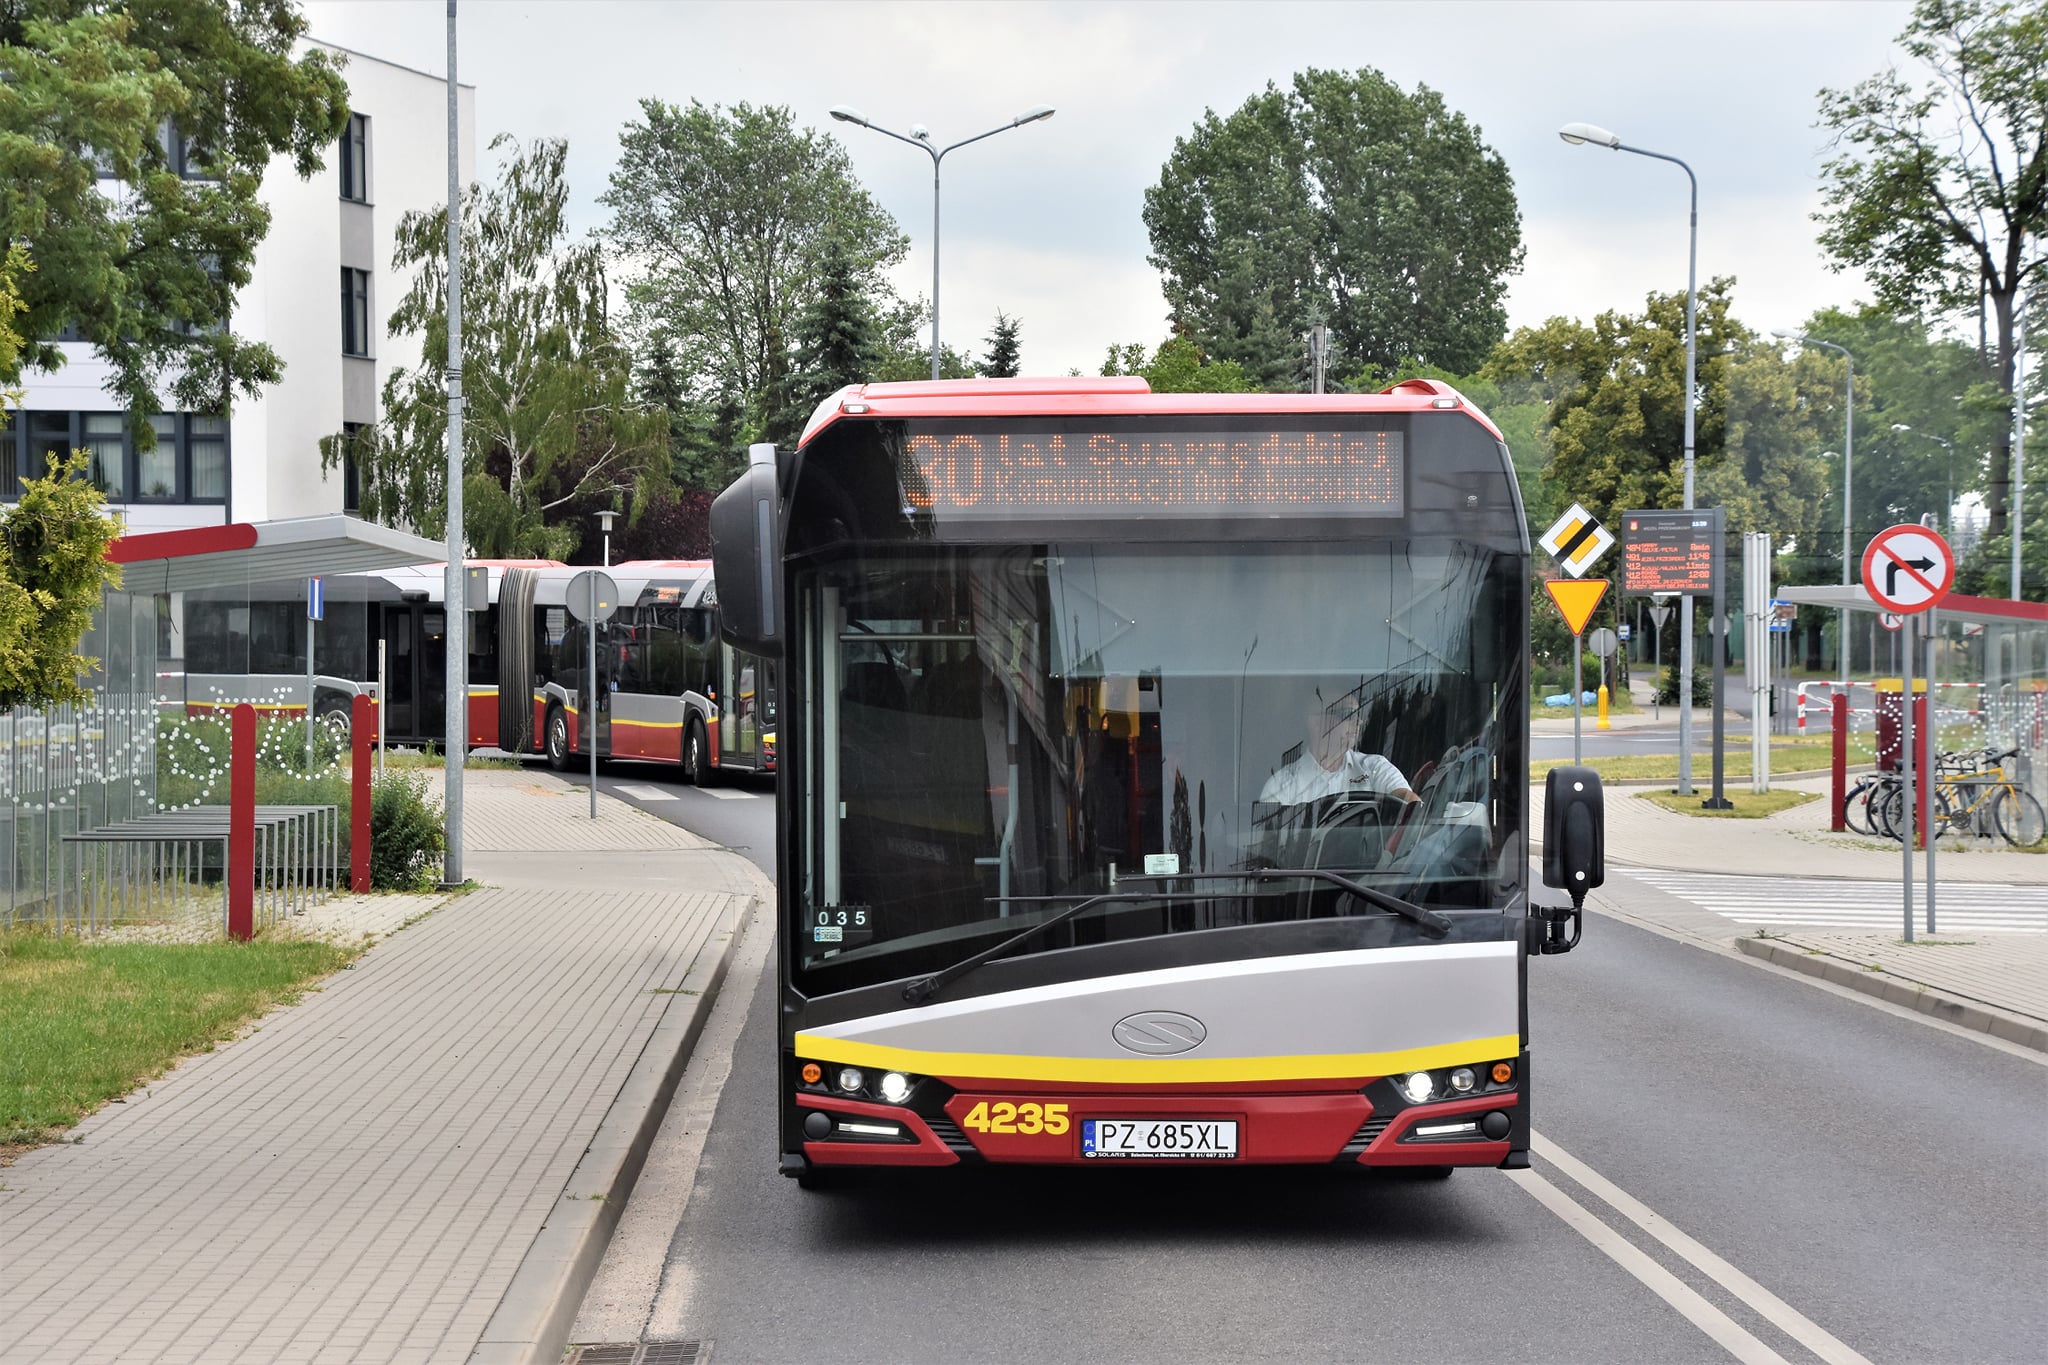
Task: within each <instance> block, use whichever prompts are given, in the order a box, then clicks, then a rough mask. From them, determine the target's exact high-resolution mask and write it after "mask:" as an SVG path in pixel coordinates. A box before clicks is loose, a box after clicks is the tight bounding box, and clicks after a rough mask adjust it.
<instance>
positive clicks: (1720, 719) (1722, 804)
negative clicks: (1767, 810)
mask: <svg viewBox="0 0 2048 1365" xmlns="http://www.w3.org/2000/svg"><path fill="white" fill-rule="evenodd" d="M1712 510H1713V515H1714V532H1713V534H1714V628H1713V629H1712V630H1710V631H1708V632H1707V636H1708V638H1709V639H1711V640H1712V641H1713V644H1714V790H1713V794H1712V795H1710V796H1708V797H1707V799H1706V800H1704V801H1702V802H1700V805H1701V807H1702V808H1704V809H1706V810H1733V809H1734V808H1735V803H1734V802H1733V801H1730V800H1729V799H1728V797H1727V795H1726V794H1725V793H1724V792H1723V791H1722V789H1721V777H1722V772H1723V770H1724V769H1725V768H1726V767H1727V766H1728V764H1727V753H1726V746H1727V741H1728V703H1727V693H1728V611H1727V606H1726V598H1725V596H1724V594H1723V591H1722V590H1723V588H1724V587H1725V586H1726V584H1727V579H1728V565H1727V557H1728V556H1727V540H1728V537H1727V536H1726V535H1724V534H1723V533H1722V522H1721V509H1720V508H1718V507H1716V508H1714V509H1712ZM1688 600H1690V599H1688ZM1691 700H1692V698H1691V697H1687V698H1686V701H1688V702H1690V701H1691ZM1749 723H1750V724H1751V725H1752V726H1754V725H1755V724H1756V717H1755V716H1751V717H1750V718H1749Z"/></svg>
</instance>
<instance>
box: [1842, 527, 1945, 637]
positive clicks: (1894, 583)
mask: <svg viewBox="0 0 2048 1365" xmlns="http://www.w3.org/2000/svg"><path fill="white" fill-rule="evenodd" d="M1955 581H1956V556H1955V551H1953V550H1951V549H1950V548H1949V546H1948V542H1947V541H1946V540H1943V539H1942V537H1941V533H1940V532H1939V531H1931V530H1929V529H1927V528H1926V527H1924V526H1912V525H1900V526H1891V527H1887V528H1886V529H1884V530H1882V531H1879V532H1878V533H1877V534H1876V535H1874V536H1872V537H1871V538H1870V544H1869V546H1868V547H1866V548H1865V549H1864V551H1863V587H1864V590H1865V591H1867V592H1868V593H1869V594H1870V598H1871V600H1872V601H1873V602H1876V603H1877V604H1878V605H1879V606H1880V607H1884V608H1886V609H1887V610H1890V611H1895V612H1898V613H1900V614H1901V615H1904V616H1911V615H1913V614H1914V613H1916V612H1922V611H1926V610H1927V609H1928V608H1929V607H1932V606H1934V605H1935V604H1936V603H1938V602H1940V601H1941V599H1942V598H1944V597H1946V596H1948V590H1949V588H1950V587H1952V586H1954V584H1955Z"/></svg>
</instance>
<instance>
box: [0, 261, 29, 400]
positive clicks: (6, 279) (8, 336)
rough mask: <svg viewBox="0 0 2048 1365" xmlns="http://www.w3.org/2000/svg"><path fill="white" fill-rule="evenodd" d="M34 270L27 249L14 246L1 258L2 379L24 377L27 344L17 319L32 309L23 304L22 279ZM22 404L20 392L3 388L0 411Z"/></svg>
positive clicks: (0, 347) (0, 324)
mask: <svg viewBox="0 0 2048 1365" xmlns="http://www.w3.org/2000/svg"><path fill="white" fill-rule="evenodd" d="M34 269H35V264H34V263H33V262H32V261H30V260H29V258H28V248H27V247H24V246H10V247H8V248H7V250H6V252H5V253H4V254H0V376H4V375H10V374H20V373H21V348H22V345H23V341H22V336H21V333H20V332H18V331H16V330H15V327H14V319H15V317H16V315H17V314H19V313H20V312H21V311H22V310H23V309H24V308H26V307H27V306H28V305H27V304H25V303H23V302H22V300H21V277H22V276H24V275H26V274H28V273H29V272H30V271H32V270H34ZM20 402H21V390H20V389H8V388H0V408H4V407H5V406H8V405H13V404H18V403H20Z"/></svg>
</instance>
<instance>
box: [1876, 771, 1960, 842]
mask: <svg viewBox="0 0 2048 1365" xmlns="http://www.w3.org/2000/svg"><path fill="white" fill-rule="evenodd" d="M1872 817H1873V818H1874V819H1875V821H1876V823H1877V826H1878V832H1879V833H1880V834H1882V835H1884V837H1885V838H1887V839H1897V838H1899V837H1900V833H1899V831H1900V828H1901V826H1903V825H1904V824H1905V817H1906V788H1905V784H1904V783H1893V784H1892V785H1891V786H1889V787H1887V788H1885V790H1884V794H1883V795H1882V796H1879V797H1878V798H1876V800H1875V801H1874V802H1873V803H1872ZM1954 819H1955V807H1954V805H1953V803H1951V802H1950V800H1949V794H1948V792H1947V790H1946V789H1944V788H1942V787H1936V788H1935V789H1934V794H1933V796H1932V797H1931V798H1929V801H1928V811H1927V822H1928V824H1930V825H1932V826H1933V827H1934V837H1935V838H1937V839H1939V838H1940V837H1941V836H1942V835H1944V834H1946V833H1948V828H1949V825H1950V824H1951V823H1952V822H1953V821H1954ZM1913 820H1914V823H1915V824H1916V825H1917V824H1918V823H1919V820H1920V816H1919V812H1917V811H1915V812H1914V815H1913Z"/></svg>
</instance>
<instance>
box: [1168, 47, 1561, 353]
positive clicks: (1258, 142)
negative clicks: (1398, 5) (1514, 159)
mask: <svg viewBox="0 0 2048 1365" xmlns="http://www.w3.org/2000/svg"><path fill="white" fill-rule="evenodd" d="M1144 216H1145V226H1146V229H1147V230H1148V232H1149V233H1150V234H1151V242H1152V254H1151V256H1150V257H1149V259H1150V260H1151V262H1152V264H1153V265H1155V266H1157V267H1158V268H1159V269H1160V270H1161V271H1162V272H1163V273H1164V274H1165V277H1166V278H1165V281H1164V284H1165V291H1166V297H1167V302H1168V303H1169V305H1170V306H1171V308H1172V311H1173V316H1174V318H1175V319H1176V321H1177V323H1178V324H1179V325H1181V326H1183V327H1185V328H1186V329H1187V330H1188V331H1189V332H1190V333H1191V334H1192V336H1193V338H1194V340H1195V341H1196V343H1197V344H1198V345H1199V346H1200V347H1201V349H1202V350H1203V351H1204V352H1206V353H1208V354H1211V355H1213V356H1215V357H1216V358H1217V359H1219V360H1234V361H1237V362H1238V363H1239V364H1241V365H1242V366H1243V367H1244V369H1245V371H1246V373H1247V374H1248V375H1249V376H1250V377H1251V378H1252V380H1253V382H1254V383H1257V384H1259V385H1261V386H1262V387H1275V386H1292V385H1294V384H1297V383H1298V382H1299V379H1300V376H1301V374H1302V372H1303V370H1302V356H1301V344H1300V341H1299V338H1300V336H1301V334H1302V333H1303V332H1305V331H1306V330H1307V328H1308V326H1309V325H1310V323H1311V322H1313V321H1314V320H1316V319H1318V318H1321V319H1322V320H1324V321H1327V322H1328V323H1329V325H1330V327H1331V329H1332V332H1333V334H1334V340H1335V345H1336V350H1337V354H1338V356H1339V357H1340V364H1341V365H1342V366H1343V367H1345V368H1352V367H1355V366H1357V365H1360V364H1373V365H1379V366H1382V367H1393V366H1397V365H1400V364H1402V363H1403V362H1405V361H1408V360H1420V361H1422V362H1423V363H1426V364H1431V365H1437V366H1441V367H1443V368H1445V369H1447V370H1451V371H1454V372H1458V373H1465V372H1469V371H1472V370H1476V369H1477V368H1478V367H1479V366H1480V365H1481V364H1482V363H1483V362H1484V361H1485V360H1486V357H1487V355H1488V353H1489V351H1490V350H1491V349H1492V347H1493V345H1494V343H1495V342H1497V341H1499V340H1500V338H1501V335H1502V333H1503V332H1504V331H1505V329H1506V318H1507V313H1506V306H1505V303H1504V297H1505V293H1506V289H1507V278H1508V276H1509V275H1511V274H1513V273H1514V272H1516V271H1517V270H1519V269H1520V268H1521V263H1522V235H1521V212H1520V210H1519V208H1518V207H1517V205H1516V202H1515V192H1514V183H1513V180H1512V179H1511V177H1510V176H1509V174H1508V170H1507V166H1506V163H1505V162H1503V161H1502V160H1501V158H1500V156H1499V154H1498V153H1496V152H1494V151H1493V150H1492V149H1491V148H1490V147H1488V146H1487V145H1486V144H1485V143H1484V142H1483V141H1481V140H1480V136H1479V130H1478V129H1477V128H1475V127H1473V126H1472V125H1471V124H1470V123H1468V122H1467V121H1466V120H1465V117H1464V116H1463V115H1462V114H1458V113H1456V112H1454V111H1452V110H1451V109H1449V108H1448V107H1447V106H1446V105H1445V104H1444V101H1443V97H1442V96H1441V95H1439V94H1437V93H1436V92H1435V91H1433V90H1431V89H1429V87H1427V86H1417V87H1416V89H1415V92H1414V93H1413V94H1412V95H1411V94H1408V93H1405V92H1404V91H1402V90H1401V89H1400V88H1399V87H1398V86H1396V85H1395V84H1394V83H1393V82H1391V81H1389V80H1388V79H1387V78H1386V77H1384V76H1382V75H1381V74H1380V73H1378V72H1377V71H1373V70H1370V69H1364V70H1360V71H1357V72H1355V73H1353V72H1341V71H1317V70H1309V71H1304V72H1301V73H1300V74H1298V75H1297V76H1295V78H1294V82H1293V85H1292V88H1291V89H1290V90H1288V91H1287V92H1284V93H1283V92H1282V91H1280V90H1279V89H1278V88H1276V87H1274V86H1272V85H1268V86H1267V87H1266V89H1265V90H1264V91H1263V92H1261V93H1260V94H1257V95H1254V96H1253V97H1252V98H1251V99H1249V100H1247V101H1246V102H1245V103H1244V105H1243V106H1242V107H1240V108H1239V109H1238V110H1237V111H1236V112H1235V113H1233V114H1231V115H1230V116H1229V117H1227V118H1218V117H1217V115H1216V114H1215V113H1214V111H1210V112H1208V113H1207V114H1205V115H1204V117H1203V119H1202V121H1201V122H1200V123H1198V124H1197V125H1196V126H1195V129H1194V131H1193V132H1192V133H1191V134H1190V135H1189V136H1187V137H1185V138H1181V139H1179V140H1177V141H1176V142H1175V144H1174V149H1173V153H1172V155H1171V156H1170V157H1168V159H1167V162H1166V165H1165V167H1164V168H1163V169H1162V170H1161V172H1160V177H1159V183H1158V184H1157V185H1155V186H1153V187H1152V188H1150V189H1148V190H1147V191H1146V192H1145V210H1144Z"/></svg>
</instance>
